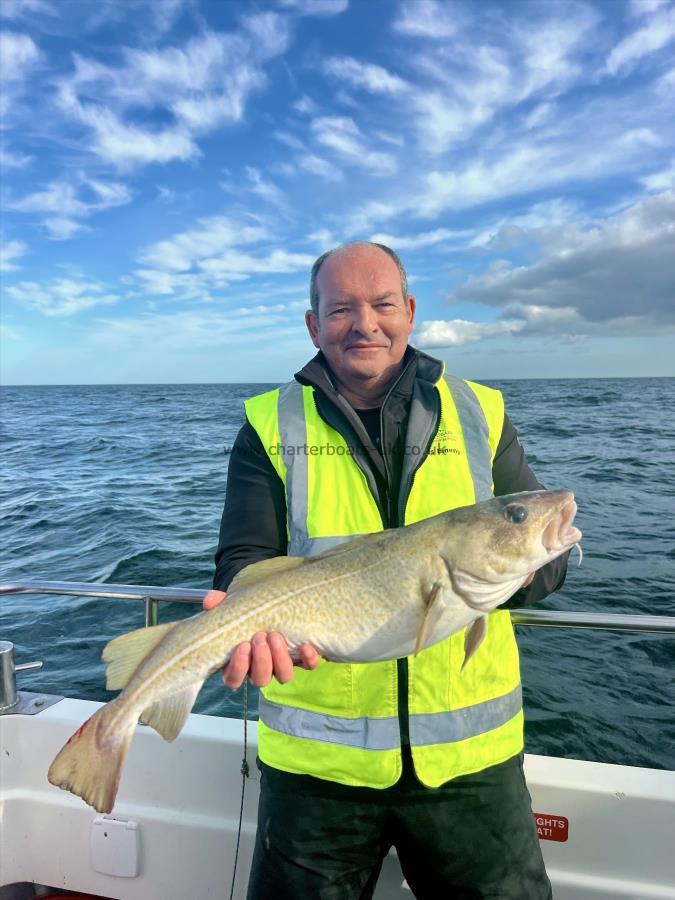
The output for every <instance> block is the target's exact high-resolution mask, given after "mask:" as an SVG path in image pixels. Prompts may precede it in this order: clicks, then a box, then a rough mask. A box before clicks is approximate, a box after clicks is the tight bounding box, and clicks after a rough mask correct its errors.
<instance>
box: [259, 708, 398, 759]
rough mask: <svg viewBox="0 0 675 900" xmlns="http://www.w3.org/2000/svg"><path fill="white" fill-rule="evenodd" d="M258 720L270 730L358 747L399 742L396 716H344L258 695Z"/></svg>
mask: <svg viewBox="0 0 675 900" xmlns="http://www.w3.org/2000/svg"><path fill="white" fill-rule="evenodd" d="M258 714H259V716H260V720H261V722H264V723H265V725H267V727H268V728H272V729H274V731H280V732H281V733H282V734H288V735H290V736H291V737H297V738H305V739H306V740H308V741H323V742H324V743H326V744H340V745H342V746H345V747H356V748H358V749H359V750H397V749H398V748H399V746H400V743H401V742H400V734H399V726H398V716H388V717H386V718H383V719H369V718H366V717H363V718H359V719H348V718H346V717H345V716H329V715H324V714H323V713H318V712H310V711H309V710H306V709H297V708H296V707H293V706H281V705H280V704H278V703H272V702H270V701H269V700H266V699H265V698H264V697H262V696H261V697H260V702H259V704H258Z"/></svg>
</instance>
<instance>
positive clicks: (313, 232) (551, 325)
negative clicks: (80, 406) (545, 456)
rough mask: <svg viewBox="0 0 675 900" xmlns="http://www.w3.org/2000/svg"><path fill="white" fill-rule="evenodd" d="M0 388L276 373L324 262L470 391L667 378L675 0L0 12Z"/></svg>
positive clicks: (287, 366)
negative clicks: (383, 260) (384, 296)
mask: <svg viewBox="0 0 675 900" xmlns="http://www.w3.org/2000/svg"><path fill="white" fill-rule="evenodd" d="M0 75H1V77H2V98H1V100H0V118H1V127H0V165H1V166H2V187H1V193H0V201H1V203H2V221H1V225H0V235H1V238H2V250H1V251H0V278H1V282H2V306H1V311H2V324H1V328H2V330H1V333H0V377H1V378H2V382H3V383H4V384H80V383H83V384H88V383H137V382H150V383H159V382H196V383H200V382H250V381H262V382H283V381H287V380H288V379H289V378H290V377H291V376H292V373H293V372H294V371H296V370H297V369H298V368H300V367H301V366H302V365H303V363H304V362H305V361H306V360H307V359H309V358H310V357H311V356H312V355H313V353H314V352H315V351H314V348H313V346H312V344H311V342H310V340H309V337H308V335H307V332H306V328H305V325H304V311H305V310H306V309H307V307H308V281H309V270H310V268H311V264H312V262H313V261H314V259H315V258H316V257H317V256H318V255H319V254H321V253H322V252H324V251H325V250H327V249H329V248H331V247H334V246H336V245H339V244H341V243H344V242H348V241H356V240H375V241H378V242H382V243H385V244H387V245H389V246H391V247H392V248H393V249H395V250H396V251H397V252H398V253H399V254H400V256H401V257H402V259H403V262H404V264H405V266H406V268H407V270H408V274H409V280H410V285H411V292H412V293H413V294H414V296H415V298H416V300H417V317H416V327H415V331H414V333H413V337H412V342H413V343H414V344H415V346H417V347H419V348H421V349H423V350H425V351H426V352H428V353H431V354H432V355H435V356H438V357H441V358H443V359H444V360H446V362H447V364H448V366H449V368H450V369H451V370H452V371H454V372H456V373H457V374H459V375H461V376H463V377H468V378H476V379H478V380H480V379H481V378H486V379H499V378H560V377H582V378H586V377H617V376H630V377H637V376H663V375H668V376H672V375H675V362H674V361H673V360H674V359H675V115H674V113H673V110H674V109H675V0H597V2H590V0H588V2H582V0H579V2H577V0H562V2H556V0H533V2H528V0H504V2H491V0H480V2H479V0H267V2H265V0H260V2H247V0H2V2H1V3H0Z"/></svg>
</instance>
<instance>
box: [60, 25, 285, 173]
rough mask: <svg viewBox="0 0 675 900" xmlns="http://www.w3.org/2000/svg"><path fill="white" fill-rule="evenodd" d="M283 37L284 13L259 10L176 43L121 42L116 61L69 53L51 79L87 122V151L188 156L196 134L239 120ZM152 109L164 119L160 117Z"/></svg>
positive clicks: (163, 158)
mask: <svg viewBox="0 0 675 900" xmlns="http://www.w3.org/2000/svg"><path fill="white" fill-rule="evenodd" d="M289 39H290V32H289V28H288V24H287V22H286V21H285V19H284V18H283V17H282V16H279V15H277V14H275V13H271V12H265V13H259V14H256V15H250V16H247V17H244V18H242V19H241V20H240V25H239V28H238V29H237V30H236V31H233V32H229V33H221V32H215V31H211V30H208V29H205V30H204V31H203V32H202V33H201V34H200V35H199V36H197V37H193V38H191V39H189V40H188V41H187V42H186V43H185V44H184V45H183V46H182V47H165V48H162V49H152V50H139V49H126V50H124V51H123V60H124V61H123V63H122V65H120V66H117V67H115V66H111V65H104V64H102V63H100V62H98V61H96V60H92V59H88V58H85V57H82V56H80V55H76V56H75V57H74V62H75V69H74V72H73V74H72V75H69V76H67V77H64V78H61V79H60V80H59V82H58V102H59V105H60V108H61V110H62V111H63V112H64V113H65V114H66V115H68V116H69V117H71V118H73V119H74V120H75V121H77V122H79V123H81V124H83V125H84V126H86V127H87V128H89V129H91V131H92V133H93V134H92V143H91V146H90V149H91V150H92V152H94V153H95V154H97V155H98V156H100V157H101V158H102V159H104V160H106V161H108V162H112V163H114V164H115V165H117V166H119V167H120V168H131V167H134V166H142V165H147V164H149V163H165V162H169V161H172V160H181V161H186V160H190V159H194V158H195V157H196V156H198V155H199V149H198V147H197V145H196V143H195V140H194V138H195V137H198V136H201V135H205V134H208V133H209V132H211V131H213V130H215V129H217V128H220V127H222V126H224V125H233V124H236V123H238V122H241V121H242V119H243V117H244V114H245V109H246V104H247V102H248V101H249V99H250V97H251V96H252V94H253V93H254V92H256V91H260V90H262V89H263V88H264V86H265V85H266V76H265V73H264V71H263V67H264V64H265V62H267V61H268V60H270V59H272V58H274V57H275V56H278V55H280V54H282V53H283V52H285V50H286V48H287V47H288V43H289ZM157 113H159V114H161V115H162V117H163V118H164V119H166V117H167V116H170V117H171V120H170V121H169V122H168V123H163V124H162V125H159V124H157ZM149 115H150V116H151V118H149Z"/></svg>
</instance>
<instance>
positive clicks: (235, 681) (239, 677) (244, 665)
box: [223, 641, 251, 691]
mask: <svg viewBox="0 0 675 900" xmlns="http://www.w3.org/2000/svg"><path fill="white" fill-rule="evenodd" d="M250 665H251V644H250V643H249V641H244V643H243V644H239V645H238V646H237V647H235V648H234V650H233V651H232V656H231V657H230V661H229V663H228V664H227V665H226V666H225V669H224V671H223V681H224V682H225V684H226V686H227V687H229V689H230V690H231V691H236V690H237V688H239V687H241V686H242V684H243V683H244V678H246V676H247V675H248V669H249V666H250Z"/></svg>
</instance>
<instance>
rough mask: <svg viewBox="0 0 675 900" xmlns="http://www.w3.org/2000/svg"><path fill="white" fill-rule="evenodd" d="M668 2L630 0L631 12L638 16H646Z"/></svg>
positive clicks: (665, 0) (661, 0)
mask: <svg viewBox="0 0 675 900" xmlns="http://www.w3.org/2000/svg"><path fill="white" fill-rule="evenodd" d="M667 2H668V0H630V12H631V14H632V15H634V16H637V17H640V16H646V15H649V13H653V12H655V11H656V10H657V9H658V8H659V7H660V6H663V5H664V3H667Z"/></svg>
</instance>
